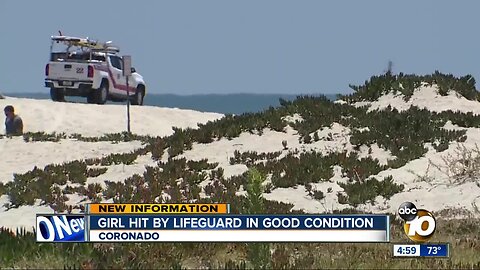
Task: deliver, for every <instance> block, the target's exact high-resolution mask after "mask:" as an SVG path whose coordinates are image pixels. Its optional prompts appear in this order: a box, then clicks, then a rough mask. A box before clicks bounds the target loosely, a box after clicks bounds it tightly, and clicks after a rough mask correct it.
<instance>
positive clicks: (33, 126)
mask: <svg viewBox="0 0 480 270" xmlns="http://www.w3.org/2000/svg"><path fill="white" fill-rule="evenodd" d="M6 105H13V106H14V107H15V111H16V113H18V115H20V116H21V117H22V119H23V122H24V126H25V131H32V132H36V131H44V132H46V133H52V132H56V133H62V132H65V133H67V134H72V133H80V134H82V135H84V136H101V135H103V134H105V133H117V132H123V131H125V130H126V129H127V120H126V119H127V110H126V106H124V105H120V104H106V105H95V104H83V103H63V102H52V101H50V100H36V99H23V98H12V97H6V98H5V99H0V107H2V108H3V107H5V106H6ZM130 115H131V118H130V119H131V131H132V133H134V134H138V135H152V136H166V135H170V134H173V130H172V127H180V128H187V127H196V126H197V124H198V123H205V122H207V121H210V120H215V119H219V118H221V117H222V116H223V115H222V114H218V113H202V112H197V111H192V110H181V109H170V108H160V107H152V106H131V107H130ZM0 130H1V129H0Z"/></svg>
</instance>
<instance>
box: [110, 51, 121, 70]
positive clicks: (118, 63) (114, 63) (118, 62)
mask: <svg viewBox="0 0 480 270" xmlns="http://www.w3.org/2000/svg"><path fill="white" fill-rule="evenodd" d="M110 62H112V66H113V67H114V68H118V69H120V70H122V69H123V61H122V59H121V58H120V57H118V56H113V55H112V56H110Z"/></svg>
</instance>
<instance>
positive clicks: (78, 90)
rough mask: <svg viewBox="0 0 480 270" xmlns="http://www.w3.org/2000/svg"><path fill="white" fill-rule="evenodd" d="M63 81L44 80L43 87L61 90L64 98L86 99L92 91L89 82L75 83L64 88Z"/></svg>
mask: <svg viewBox="0 0 480 270" xmlns="http://www.w3.org/2000/svg"><path fill="white" fill-rule="evenodd" d="M63 84H64V81H54V80H45V87H48V88H58V89H63V90H64V94H65V95H66V96H80V97H86V96H88V95H89V94H90V92H91V91H92V84H93V83H92V82H91V81H75V82H72V85H71V86H64V85H63Z"/></svg>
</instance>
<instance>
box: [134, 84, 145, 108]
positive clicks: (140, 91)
mask: <svg viewBox="0 0 480 270" xmlns="http://www.w3.org/2000/svg"><path fill="white" fill-rule="evenodd" d="M144 97H145V90H144V88H143V86H141V85H139V86H138V87H137V92H136V93H135V95H134V96H133V99H132V105H143V98H144Z"/></svg>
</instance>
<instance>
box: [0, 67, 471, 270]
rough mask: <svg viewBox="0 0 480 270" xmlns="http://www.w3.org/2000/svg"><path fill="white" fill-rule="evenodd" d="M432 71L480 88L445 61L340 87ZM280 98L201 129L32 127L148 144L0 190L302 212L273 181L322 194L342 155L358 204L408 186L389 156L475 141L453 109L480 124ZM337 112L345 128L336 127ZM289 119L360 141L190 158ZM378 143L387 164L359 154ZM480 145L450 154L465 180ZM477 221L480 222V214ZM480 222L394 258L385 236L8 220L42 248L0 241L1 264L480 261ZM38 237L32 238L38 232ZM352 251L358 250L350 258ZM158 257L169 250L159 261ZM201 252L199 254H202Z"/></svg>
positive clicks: (448, 85)
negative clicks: (410, 255) (209, 237)
mask: <svg viewBox="0 0 480 270" xmlns="http://www.w3.org/2000/svg"><path fill="white" fill-rule="evenodd" d="M422 83H426V84H427V85H432V84H435V85H437V86H438V88H439V93H440V94H442V95H446V94H447V93H448V90H453V91H456V92H457V93H459V94H460V95H462V96H464V97H465V98H467V99H470V100H477V99H478V93H477V92H476V90H475V88H474V84H475V81H474V79H473V77H471V76H470V75H468V76H465V77H461V78H455V77H453V76H452V75H444V74H441V73H439V72H436V73H434V74H432V75H427V76H416V75H404V74H398V75H393V74H391V73H390V72H387V73H386V74H384V75H381V76H373V77H372V78H371V79H370V81H367V82H366V83H365V85H363V86H352V88H353V89H354V90H355V93H354V94H352V95H349V96H343V97H342V98H343V99H344V100H346V101H349V102H356V101H365V100H367V101H373V100H376V99H378V98H379V97H380V96H381V95H384V94H386V93H389V92H391V91H394V92H399V93H401V94H403V95H404V97H405V99H408V98H409V97H411V96H412V94H413V91H414V89H415V88H417V87H419V86H420V85H422ZM280 104H281V106H280V107H278V108H273V107H271V108H268V109H267V110H265V111H264V112H260V113H246V114H243V115H238V116H233V115H227V116H225V117H224V118H222V119H218V120H216V121H212V122H208V123H206V124H200V125H199V128H198V129H191V128H187V129H180V128H174V134H173V135H171V136H167V137H150V136H137V135H134V134H128V133H117V134H108V135H104V136H102V137H99V138H94V137H83V136H82V135H79V134H73V135H69V136H67V135H65V134H63V133H61V134H55V133H54V134H45V133H42V132H39V133H26V134H25V135H24V140H25V141H27V142H36V141H59V140H63V139H69V140H81V141H86V142H99V141H109V142H112V143H116V142H127V141H141V142H142V143H143V147H142V148H141V149H138V150H136V151H134V152H132V153H124V154H111V155H108V156H106V157H103V158H97V159H87V160H80V161H72V162H66V163H63V164H52V165H48V166H46V167H45V168H43V169H41V168H36V167H35V168H33V170H31V171H29V172H27V173H25V174H17V175H15V176H14V181H11V182H7V183H6V184H0V195H2V194H6V195H8V196H9V199H10V203H9V204H8V205H7V207H19V206H22V205H32V204H35V203H36V200H40V203H41V204H45V205H48V206H50V207H52V208H53V209H54V210H55V211H57V212H65V211H72V210H73V209H75V208H78V209H80V210H83V209H82V205H80V204H79V205H75V206H73V207H72V206H69V202H68V199H69V196H68V195H70V194H79V195H81V196H83V198H84V199H85V201H91V202H99V201H102V200H107V199H111V200H113V201H114V202H118V203H128V202H135V203H142V202H145V203H153V202H157V203H162V202H164V203H166V202H174V203H180V202H198V203H210V202H229V203H230V204H231V206H232V212H233V213H278V214H281V213H299V212H301V211H298V210H295V211H293V210H292V208H293V205H292V204H286V203H281V202H275V201H268V200H266V199H264V198H263V195H262V194H263V193H268V192H271V191H272V190H274V189H275V188H290V187H296V186H298V185H303V186H305V188H306V190H307V192H308V194H309V195H310V196H311V197H312V198H313V199H316V200H322V199H324V198H325V196H326V194H328V193H331V190H330V191H328V190H327V191H325V190H323V191H322V190H319V189H314V188H313V185H312V184H314V183H320V182H327V181H332V180H331V179H332V177H333V176H334V167H335V166H339V167H340V168H341V171H340V172H341V177H343V178H346V179H347V181H346V182H343V183H337V184H338V185H339V186H340V187H341V188H343V192H338V193H337V194H336V195H337V198H338V202H339V203H342V204H348V205H350V206H352V207H356V206H358V205H361V204H366V203H374V201H375V200H376V198H377V197H378V196H381V197H383V198H385V199H389V198H390V197H391V196H393V195H394V194H396V193H399V192H402V191H403V190H404V188H405V187H404V186H403V185H399V184H397V183H396V182H395V175H390V176H387V177H383V178H381V177H378V176H376V175H377V174H378V173H380V172H382V171H384V170H387V169H389V168H399V167H402V166H404V165H405V164H406V163H407V162H409V161H412V160H414V159H418V158H419V157H422V156H423V155H425V153H426V152H427V146H428V145H431V146H432V147H433V148H434V149H435V150H436V151H438V152H440V151H444V150H446V149H448V147H449V145H450V143H451V142H455V141H457V142H463V141H465V140H466V138H467V137H466V132H465V130H455V131H453V130H446V129H444V128H443V127H444V126H445V124H446V123H447V121H451V122H452V123H453V124H455V125H458V126H460V127H480V116H476V115H473V114H471V113H468V114H462V113H459V112H453V111H447V112H442V113H434V112H430V111H428V110H425V109H418V108H416V107H412V108H410V109H409V110H406V111H402V112H399V111H397V110H395V109H392V108H387V109H385V110H380V111H371V112H367V108H364V107H360V108H356V107H354V106H350V105H348V104H340V103H334V102H331V101H329V100H328V99H327V98H326V97H323V96H320V97H311V96H300V97H298V98H297V99H296V100H294V101H285V100H280ZM291 115H298V116H300V117H301V118H302V119H303V120H302V121H295V122H288V121H286V120H285V119H286V117H287V116H291ZM334 123H338V124H337V127H338V126H339V125H341V126H342V127H344V128H345V129H344V130H343V131H339V130H334V129H333V124H334ZM287 126H290V127H291V128H293V129H295V130H296V131H297V132H298V138H299V141H300V143H302V144H303V145H308V146H312V147H311V148H312V149H314V148H315V147H314V146H315V144H316V143H319V142H320V141H334V140H336V139H337V138H347V139H348V140H349V141H348V142H346V141H345V142H343V143H344V145H343V146H345V147H347V143H350V144H351V146H352V148H353V149H352V150H348V151H347V149H346V148H345V149H343V150H342V151H340V152H335V151H329V152H328V151H327V153H324V152H316V151H310V150H309V151H306V150H302V149H296V148H293V147H291V146H289V145H288V144H287V141H286V140H285V141H279V142H278V147H279V151H277V152H271V153H258V152H248V151H247V152H240V151H235V152H234V153H233V157H230V159H229V160H228V162H229V164H230V165H237V164H243V165H246V167H248V168H249V171H247V172H245V173H243V174H240V175H235V176H231V177H226V176H225V171H224V168H222V167H220V166H219V164H218V163H211V162H209V160H208V159H202V160H196V161H193V160H187V159H186V158H184V157H183V156H182V154H183V153H184V152H185V151H187V150H189V149H192V148H193V147H194V145H195V144H208V143H214V142H215V141H218V140H221V139H226V140H233V139H235V138H237V137H238V136H239V135H240V134H242V133H249V134H253V135H262V134H263V133H264V131H265V129H270V130H273V131H277V132H286V130H287V129H286V128H287ZM324 128H329V129H331V130H329V132H330V133H329V134H328V135H327V136H324V137H323V138H321V137H320V136H319V132H320V131H321V130H322V129H324ZM342 132H346V134H345V133H342ZM373 144H377V145H378V146H379V147H380V148H381V149H383V150H385V151H388V152H389V153H390V154H391V155H392V156H393V158H392V159H390V160H389V161H388V162H387V163H386V164H385V163H380V161H379V160H377V159H374V158H372V155H370V154H371V153H369V155H364V154H363V155H360V152H361V151H360V150H361V147H362V146H367V147H371V146H372V145H373ZM370 151H371V148H370ZM469 153H470V154H471V155H469ZM147 154H151V156H152V159H153V160H154V161H155V162H156V165H155V166H147V167H146V168H145V171H144V173H143V174H141V175H138V174H137V175H133V176H131V177H129V178H127V179H126V180H125V181H117V180H118V179H105V180H106V181H104V182H105V185H100V184H99V183H88V182H87V180H88V178H95V177H103V175H104V174H105V173H107V171H108V166H112V165H122V164H123V165H124V166H128V165H132V164H134V163H135V161H136V160H137V158H138V156H140V155H147ZM474 154H476V155H478V151H477V152H475V151H471V152H468V153H467V155H459V157H458V158H457V159H455V157H452V158H451V159H446V160H445V162H446V164H447V163H448V164H447V165H449V166H450V168H448V169H447V170H446V171H445V173H446V174H449V175H452V177H453V178H454V179H456V180H455V183H464V182H465V181H466V180H465V177H477V176H478V173H476V171H478V170H476V169H477V168H478V167H480V165H478V163H479V162H477V161H478V160H479V159H478V158H477V157H476V156H475V155H474ZM465 157H466V158H468V159H469V160H471V161H475V164H472V163H470V162H468V161H464V160H463V161H461V160H459V159H461V158H463V159H465ZM477 165H478V166H477ZM462 166H463V167H462ZM447 167H448V166H447ZM267 179H268V180H269V181H267ZM102 181H103V180H102ZM87 183H88V184H87ZM241 191H243V192H242V193H243V194H245V191H246V195H245V196H240V195H238V194H239V192H241ZM475 222H477V223H475V224H477V225H478V221H475ZM444 224H446V225H445V226H446V228H453V227H455V226H463V225H465V226H467V225H466V224H461V223H458V224H457V223H455V222H450V221H445V223H444ZM462 228H467V227H462ZM477 228H478V227H475V228H472V227H468V229H465V233H467V234H470V233H471V237H472V238H471V242H468V241H467V242H465V241H463V242H462V241H457V240H456V239H460V238H461V237H460V236H459V235H457V234H456V232H455V231H453V230H451V231H448V233H443V234H442V232H441V230H440V229H439V232H440V234H442V235H441V236H440V237H439V239H440V240H442V241H453V242H452V243H453V245H454V248H455V249H458V250H461V251H464V254H462V253H457V251H456V252H455V253H453V254H452V258H450V259H447V260H441V261H438V260H436V261H434V260H415V259H412V260H408V261H405V260H403V261H401V260H393V259H391V250H390V248H391V247H390V246H388V247H387V246H386V245H381V244H378V245H348V244H347V245H340V244H269V245H266V244H258V245H251V244H248V245H247V244H218V243H215V244H191V243H190V244H155V245H153V244H145V245H137V244H121V245H110V244H102V245H98V244H95V245H93V244H86V245H82V247H78V246H79V245H76V244H72V245H69V244H62V245H47V244H42V245H36V244H33V241H34V240H32V239H33V238H32V237H33V236H32V235H31V234H29V233H25V232H21V233H19V234H18V236H16V237H14V236H12V235H11V232H9V231H6V230H3V231H0V239H3V240H5V241H6V242H5V243H7V244H6V245H3V246H4V247H5V246H7V247H8V248H11V249H17V250H18V249H22V250H25V252H31V253H32V254H36V255H35V256H37V257H35V258H32V259H26V258H22V257H21V256H20V255H19V254H16V253H12V252H10V251H9V250H7V249H6V248H5V249H2V247H0V254H1V255H5V256H0V266H7V267H29V266H35V265H34V264H33V263H35V260H40V261H41V260H43V261H45V263H47V262H49V263H50V264H46V265H49V266H51V267H62V266H66V267H82V268H125V267H127V268H169V267H170V268H176V269H178V268H181V267H190V268H194V267H200V266H201V267H211V268H228V269H232V268H238V269H243V268H246V267H255V268H262V267H271V268H275V269H276V268H283V269H285V268H317V267H365V268H377V267H380V266H381V267H399V268H418V267H422V268H429V267H431V268H452V267H453V268H455V267H476V266H477V267H478V266H480V261H479V260H478V257H475V256H474V254H475V253H473V255H472V254H470V253H471V252H472V251H476V252H478V251H479V248H480V244H479V243H480V239H478V237H477V238H475V235H478V232H477V231H476V230H477ZM394 231H395V233H394V234H395V235H394V236H393V237H394V240H398V241H401V240H402V238H401V235H400V233H397V231H398V232H401V228H400V225H399V224H396V223H394V224H393V228H392V232H394ZM463 236H464V235H462V237H463ZM29 241H32V243H31V244H28V243H29ZM455 241H456V242H455ZM469 241H470V240H469ZM0 242H2V241H0ZM320 251H321V252H320ZM347 254H348V259H345V257H344V256H345V255H347ZM364 254H368V256H367V255H364ZM65 256H66V257H68V256H70V257H72V256H73V257H74V258H76V259H75V261H68V262H67V261H64V260H63V258H65ZM152 257H155V258H159V259H158V260H155V261H152V260H151V258H152ZM192 258H195V259H192ZM216 258H218V259H216ZM226 258H234V259H233V260H228V259H226ZM372 258H375V259H372ZM189 260H190V261H189ZM192 260H193V261H194V262H195V263H192Z"/></svg>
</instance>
